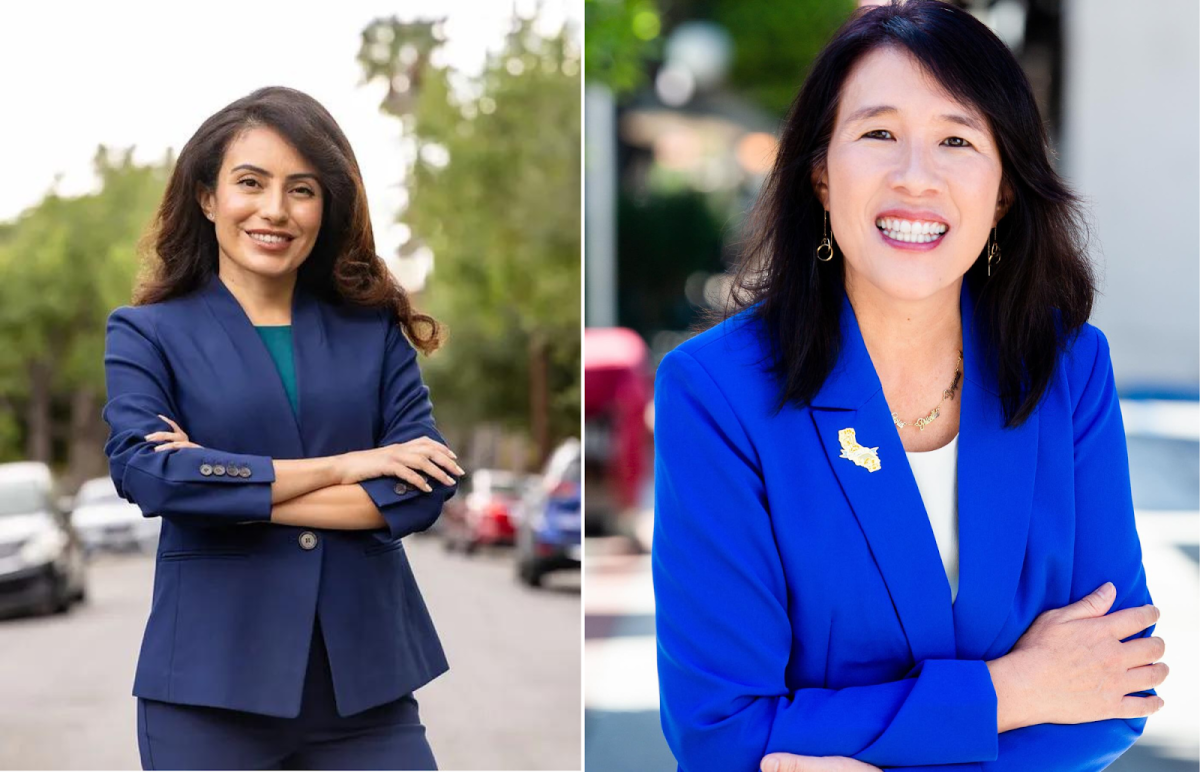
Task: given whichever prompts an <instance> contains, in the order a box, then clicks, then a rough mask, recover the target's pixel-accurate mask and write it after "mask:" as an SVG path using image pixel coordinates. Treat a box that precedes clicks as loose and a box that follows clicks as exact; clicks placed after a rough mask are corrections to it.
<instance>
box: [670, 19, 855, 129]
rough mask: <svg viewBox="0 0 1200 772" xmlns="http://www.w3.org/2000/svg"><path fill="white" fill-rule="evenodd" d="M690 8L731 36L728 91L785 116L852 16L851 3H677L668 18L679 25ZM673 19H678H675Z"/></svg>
mask: <svg viewBox="0 0 1200 772" xmlns="http://www.w3.org/2000/svg"><path fill="white" fill-rule="evenodd" d="M689 6H690V7H693V8H695V9H696V11H697V12H704V11H707V13H708V14H709V15H707V16H705V17H704V18H710V19H712V20H713V21H715V22H716V23H717V24H720V25H721V26H722V27H724V28H725V29H726V30H727V31H728V32H729V34H730V35H731V36H732V37H733V48H734V58H733V67H732V71H731V72H730V81H729V82H730V86H732V87H733V88H734V89H735V90H737V91H740V92H742V93H743V94H744V95H746V96H747V97H749V98H750V99H752V100H754V101H755V102H757V103H758V104H760V105H761V106H762V107H764V108H766V109H767V110H770V111H771V112H774V113H776V114H779V115H782V114H784V113H785V112H787V109H788V106H789V105H791V103H792V99H793V98H795V96H796V92H798V91H799V90H800V85H801V83H803V82H804V77H805V75H806V74H807V72H808V68H809V66H810V65H811V64H812V61H813V60H814V59H815V58H816V56H817V54H818V53H820V51H821V49H822V48H824V47H825V44H826V43H827V42H829V39H830V38H831V37H832V36H833V33H834V31H835V30H837V28H838V27H839V26H840V25H841V24H842V23H843V22H845V21H846V19H848V18H849V17H850V14H851V12H853V11H854V8H855V6H856V3H855V2H854V0H788V2H784V3H781V2H778V0H722V1H720V2H715V1H714V0H695V2H688V1H687V0H681V1H680V2H676V3H673V4H672V18H673V19H675V18H678V20H679V21H683V16H682V14H684V13H687V12H688V10H689ZM675 14H679V16H678V17H677V16H676V15H675Z"/></svg>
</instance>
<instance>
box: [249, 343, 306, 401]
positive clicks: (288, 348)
mask: <svg viewBox="0 0 1200 772" xmlns="http://www.w3.org/2000/svg"><path fill="white" fill-rule="evenodd" d="M254 329H256V330H258V334H259V336H260V337H261V338H262V339H263V343H265V344H267V351H269V352H271V359H274V360H275V369H276V370H278V371H279V377H280V378H282V379H283V388H284V390H285V391H287V396H288V401H289V402H291V403H292V412H293V413H295V414H296V415H299V414H300V410H299V408H298V407H297V403H296V363H295V360H294V359H293V357H292V326H291V325H290V324H281V325H255V326H254Z"/></svg>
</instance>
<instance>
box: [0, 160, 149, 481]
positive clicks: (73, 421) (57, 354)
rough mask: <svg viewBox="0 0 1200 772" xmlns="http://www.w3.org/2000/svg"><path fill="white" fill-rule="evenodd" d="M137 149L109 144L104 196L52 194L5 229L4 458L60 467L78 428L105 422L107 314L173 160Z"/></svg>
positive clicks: (133, 269) (0, 251) (0, 235)
mask: <svg viewBox="0 0 1200 772" xmlns="http://www.w3.org/2000/svg"><path fill="white" fill-rule="evenodd" d="M132 152H133V151H132V148H130V149H128V150H123V151H114V150H111V149H109V148H106V147H103V146H101V147H100V148H99V149H98V150H97V152H96V155H95V157H94V159H93V166H94V169H95V172H96V175H97V177H98V178H99V182H100V186H99V189H98V190H97V192H95V193H92V194H89V195H84V196H79V197H74V198H66V197H62V196H59V195H57V194H56V193H54V192H51V193H49V194H47V195H46V197H45V198H44V199H43V200H42V201H41V202H40V203H38V204H37V205H35V206H33V207H31V208H30V209H27V210H26V211H25V212H23V213H22V214H21V215H20V217H19V218H18V219H17V220H16V221H14V222H11V223H6V224H4V225H3V226H2V227H0V341H2V342H3V344H2V345H0V460H4V461H9V460H17V459H21V458H26V457H30V456H32V457H35V458H39V460H44V461H50V462H53V463H56V464H61V463H63V462H65V461H67V456H68V455H69V452H68V451H69V449H70V446H71V443H72V441H73V440H75V439H77V438H75V437H72V436H70V435H71V434H74V433H76V432H78V431H83V432H95V431H98V430H99V428H100V427H101V426H102V422H101V421H100V415H99V405H100V404H102V402H103V397H104V391H105V385H104V325H105V320H106V319H107V317H108V314H109V312H110V311H111V310H112V309H113V308H115V307H117V306H119V305H123V304H127V303H128V302H129V298H130V292H131V289H132V287H133V283H134V279H135V276H136V274H137V271H138V257H137V242H138V239H139V237H140V236H141V235H142V233H143V231H144V228H145V227H146V226H147V225H148V224H149V222H150V220H151V218H152V216H153V214H154V210H155V208H156V207H157V205H158V202H159V199H160V198H161V196H162V192H163V190H164V188H165V186H166V180H167V176H168V174H169V170H170V167H171V164H172V163H173V162H172V159H171V158H170V157H169V156H168V157H167V158H165V159H164V160H163V161H162V162H161V163H158V164H151V165H147V166H141V165H138V164H136V163H134V161H133V159H132ZM81 397H82V399H81ZM89 406H90V407H89ZM92 408H94V411H92ZM72 411H76V413H75V414H74V415H73V414H72ZM78 411H83V412H84V413H88V412H89V411H92V413H91V414H82V415H81V414H79V413H78ZM33 435H37V436H33ZM47 449H50V456H49V457H45V456H44V452H45V451H46V450H47ZM95 453H97V454H100V458H103V455H102V454H101V452H100V448H99V447H97V448H95ZM91 461H92V463H88V464H86V466H88V467H89V468H93V469H94V467H95V463H94V461H95V459H91Z"/></svg>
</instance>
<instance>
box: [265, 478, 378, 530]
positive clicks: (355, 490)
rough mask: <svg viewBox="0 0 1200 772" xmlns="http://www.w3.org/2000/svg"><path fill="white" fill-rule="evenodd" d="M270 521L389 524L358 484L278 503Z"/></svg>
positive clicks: (348, 526)
mask: <svg viewBox="0 0 1200 772" xmlns="http://www.w3.org/2000/svg"><path fill="white" fill-rule="evenodd" d="M276 463H279V462H276ZM271 522H272V523H278V524H279V525H300V526H307V527H309V528H333V529H339V530H347V531H360V530H369V529H371V528H386V527H387V522H386V521H385V520H384V519H383V515H381V514H379V509H378V508H377V507H376V506H375V502H374V501H372V500H371V497H370V496H368V495H367V492H366V491H365V490H364V489H363V487H362V486H361V485H357V484H354V485H338V484H334V485H332V486H329V487H326V488H321V489H319V490H315V491H311V492H309V493H303V494H301V495H299V496H296V497H294V498H291V499H289V500H287V501H284V502H282V503H279V504H275V505H273V506H272V507H271Z"/></svg>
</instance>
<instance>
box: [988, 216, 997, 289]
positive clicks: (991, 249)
mask: <svg viewBox="0 0 1200 772" xmlns="http://www.w3.org/2000/svg"><path fill="white" fill-rule="evenodd" d="M993 262H995V263H996V265H1000V242H999V241H997V240H996V229H995V228H992V238H991V240H990V243H989V244H988V252H987V271H988V273H987V275H988V278H989V279H990V278H991V277H992V263H993Z"/></svg>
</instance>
